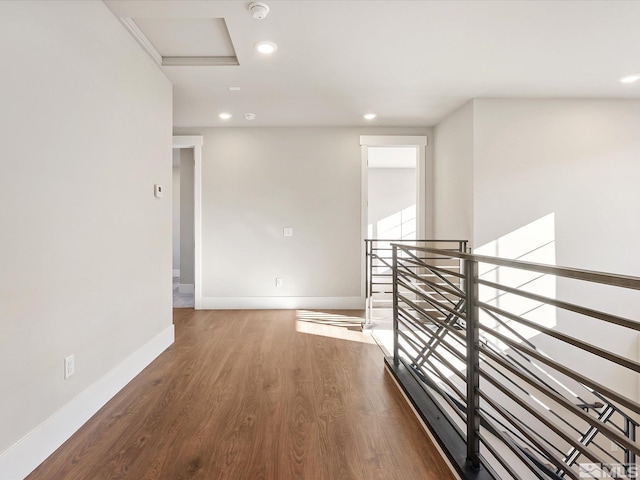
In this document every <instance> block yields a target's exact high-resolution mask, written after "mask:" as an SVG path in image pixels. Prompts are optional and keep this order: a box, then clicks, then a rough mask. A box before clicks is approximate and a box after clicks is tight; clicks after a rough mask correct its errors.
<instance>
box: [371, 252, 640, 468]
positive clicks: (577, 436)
mask: <svg viewBox="0 0 640 480" xmlns="http://www.w3.org/2000/svg"><path fill="white" fill-rule="evenodd" d="M465 248H466V245H465ZM391 249H392V259H391V263H390V265H391V266H392V273H391V275H392V286H393V311H394V356H393V358H390V359H387V365H388V367H389V369H390V370H391V371H392V373H394V375H396V378H397V379H398V380H399V381H400V383H401V385H402V386H403V388H404V389H405V393H408V392H409V391H413V392H414V393H412V394H410V395H409V398H410V399H411V401H412V402H413V403H414V406H417V405H419V404H424V398H428V399H429V402H431V403H432V404H433V405H436V406H437V408H438V410H439V411H440V414H438V415H437V418H438V419H440V418H441V417H440V415H442V418H446V419H447V422H446V423H448V425H449V427H448V428H450V429H451V432H453V433H452V434H450V433H445V434H438V435H436V438H437V439H439V441H440V442H441V444H443V445H444V443H447V442H448V444H451V445H458V446H457V447H455V448H457V449H458V450H460V449H463V450H464V452H463V454H462V453H461V452H460V451H456V452H448V455H450V459H451V460H455V461H456V462H457V468H458V470H459V473H460V474H461V475H462V476H463V477H464V476H465V475H471V476H469V477H468V478H472V477H473V478H505V479H506V478H518V479H519V478H522V479H529V478H539V479H549V478H551V479H560V478H562V479H564V478H572V479H575V480H579V479H580V478H636V473H637V472H636V467H635V459H636V455H638V454H639V453H640V445H638V443H637V442H636V429H637V427H638V426H639V424H638V421H637V420H638V418H640V404H639V403H638V402H637V401H636V400H635V398H629V396H627V395H624V394H622V393H619V392H617V391H616V389H615V388H612V387H610V386H608V385H607V384H606V382H603V381H602V380H601V379H596V378H593V376H592V375H590V374H588V373H585V371H584V369H580V370H581V371H578V369H576V368H575V367H571V366H570V365H569V364H568V363H567V361H566V359H567V358H569V357H570V355H569V356H567V355H566V354H567V353H568V351H569V350H570V352H569V353H570V354H571V355H577V354H579V355H581V356H583V357H584V358H585V362H587V363H588V362H596V361H597V362H600V363H601V364H606V365H607V366H609V367H611V369H613V370H615V371H616V372H617V373H621V372H622V373H621V374H627V375H631V376H632V378H634V379H635V378H636V376H637V374H638V373H639V372H640V363H638V362H637V361H636V360H635V359H634V358H628V357H627V356H625V355H622V354H620V353H618V352H615V351H611V350H610V349H606V348H604V347H602V346H600V345H598V344H594V342H592V341H589V340H588V338H582V337H581V335H580V333H581V332H573V331H570V332H565V331H563V330H562V329H561V328H557V326H555V325H546V324H544V322H541V321H540V320H539V319H537V318H535V316H534V318H531V317H532V315H529V314H530V313H531V312H535V311H538V310H539V309H541V308H547V309H550V310H549V311H550V312H552V313H553V315H552V316H553V317H554V318H555V315H556V314H557V315H558V316H559V318H560V319H563V318H564V317H563V315H566V314H569V315H573V316H579V318H580V319H585V320H584V321H587V319H588V320H589V321H590V322H594V321H595V322H598V324H599V325H605V326H606V329H607V332H611V331H612V330H615V329H623V330H622V332H623V333H622V334H623V335H624V334H628V333H633V334H634V335H637V332H638V331H640V322H638V321H636V320H632V319H628V318H625V317H623V316H619V315H615V314H613V313H607V312H604V311H601V310H599V309H595V308H591V307H587V306H585V305H578V304H576V303H572V302H569V301H565V300H562V299H559V298H556V296H549V295H548V294H547V295H546V296H545V295H541V294H540V293H537V292H535V291H533V290H534V289H533V288H532V285H531V281H527V282H525V283H523V284H521V285H517V286H513V285H507V284H505V283H500V282H498V281H490V280H487V279H484V278H482V276H481V275H480V274H479V266H483V267H490V268H494V269H501V268H502V269H510V270H517V271H520V272H530V273H534V274H536V275H540V276H553V277H554V278H556V279H562V280H563V281H569V280H570V281H574V282H579V283H580V284H591V285H605V286H607V288H616V289H624V290H625V291H626V290H629V291H639V290H640V278H636V277H629V276H622V275H612V274H605V273H600V272H592V271H585V270H578V269H570V268H565V267H557V266H551V265H542V264H534V263H530V262H522V261H516V260H507V259H503V258H494V257H486V256H479V255H472V254H468V253H465V252H461V251H452V250H450V249H449V250H445V249H438V248H431V247H429V246H424V245H416V244H413V245H411V244H407V243H404V242H403V243H402V244H400V243H393V244H392V245H391ZM372 258H373V256H372ZM452 261H453V262H455V265H454V267H452V263H451V262H452ZM387 263H389V262H387ZM442 264H445V265H447V266H446V267H445V268H442V267H441V265H442ZM538 278H540V277H538ZM480 289H483V290H486V291H483V295H482V296H481V295H480ZM488 292H497V294H494V295H486V293H488ZM513 299H522V300H523V301H526V302H529V303H531V302H533V304H534V305H535V306H534V307H533V308H531V309H530V310H529V311H528V312H526V313H524V314H522V313H520V312H517V311H514V310H513V309H510V308H509V304H510V303H513V302H510V301H505V300H513ZM638 304H640V295H639V296H638ZM549 339H551V340H549ZM538 344H544V345H545V348H541V347H539V346H538ZM551 347H553V348H551ZM403 372H404V373H403ZM628 372H630V373H628ZM403 382H404V384H403ZM412 382H416V385H418V388H415V386H411V385H409V384H410V383H411V384H412V385H413V383H412ZM405 384H406V385H405ZM415 392H418V393H417V394H416V393H415ZM416 396H417V397H420V396H424V398H414V397H416ZM423 418H424V419H425V421H426V422H427V423H428V424H429V423H433V425H435V427H434V426H433V425H432V428H433V429H435V430H438V431H443V430H442V429H443V428H444V427H442V424H441V422H440V423H438V421H436V420H433V419H431V420H430V419H429V418H425V416H424V415H423ZM441 438H445V440H441ZM456 438H459V439H460V440H461V442H457V443H456V441H455V439H456ZM612 446H614V447H615V450H616V452H612V451H610V449H611V447H612ZM460 458H463V459H464V461H460ZM454 464H455V463H454ZM607 472H608V473H607ZM607 475H608V476H607Z"/></svg>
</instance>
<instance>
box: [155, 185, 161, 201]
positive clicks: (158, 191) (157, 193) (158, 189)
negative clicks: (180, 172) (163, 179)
mask: <svg viewBox="0 0 640 480" xmlns="http://www.w3.org/2000/svg"><path fill="white" fill-rule="evenodd" d="M153 194H154V195H155V196H156V198H161V197H162V185H159V184H157V183H156V184H155V185H154V186H153Z"/></svg>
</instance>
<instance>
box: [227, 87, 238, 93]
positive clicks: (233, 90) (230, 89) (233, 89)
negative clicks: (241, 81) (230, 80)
mask: <svg viewBox="0 0 640 480" xmlns="http://www.w3.org/2000/svg"><path fill="white" fill-rule="evenodd" d="M229 91H230V92H239V91H240V87H229Z"/></svg>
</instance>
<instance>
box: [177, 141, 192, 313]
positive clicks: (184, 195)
mask: <svg viewBox="0 0 640 480" xmlns="http://www.w3.org/2000/svg"><path fill="white" fill-rule="evenodd" d="M194 244H195V239H194V149H193V148H174V149H173V307H174V308H193V307H194V305H195V304H194V293H195V256H194Z"/></svg>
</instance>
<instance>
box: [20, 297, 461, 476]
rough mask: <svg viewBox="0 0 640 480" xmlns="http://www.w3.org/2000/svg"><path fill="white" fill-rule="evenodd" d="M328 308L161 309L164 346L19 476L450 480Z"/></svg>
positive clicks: (361, 340) (353, 336)
mask: <svg viewBox="0 0 640 480" xmlns="http://www.w3.org/2000/svg"><path fill="white" fill-rule="evenodd" d="M340 313H344V314H345V315H349V312H335V313H334V314H333V315H325V314H322V313H317V312H305V311H298V312H296V311H295V310H269V311H256V310H253V311H194V310H186V309H176V310H174V323H175V326H176V342H175V344H174V345H172V346H171V347H170V348H169V349H167V350H166V351H165V352H164V353H163V354H162V355H161V356H160V357H158V359H156V360H155V361H154V362H153V363H152V364H151V365H150V366H149V367H147V368H146V369H145V370H144V371H143V372H142V373H141V374H140V375H139V376H138V377H136V378H135V379H134V380H133V381H132V382H131V383H130V384H129V385H127V386H126V387H125V388H124V389H123V390H122V391H121V392H120V393H119V394H118V395H117V396H116V397H114V398H113V399H112V400H111V401H110V402H109V403H108V404H107V405H105V407H104V408H102V409H101V410H100V411H99V412H98V413H97V414H96V415H95V416H94V417H93V418H92V419H91V420H90V421H89V422H88V423H87V424H85V425H84V426H83V427H82V428H81V429H80V430H79V431H78V432H77V433H76V434H75V435H74V436H73V437H71V438H70V439H69V440H68V441H67V442H66V443H65V444H64V445H63V446H62V447H61V448H60V449H58V450H57V451H56V452H55V453H54V454H53V455H51V457H49V458H48V459H47V460H46V461H45V462H44V463H43V464H42V465H40V466H39V467H38V468H37V469H36V470H35V471H34V472H33V473H32V474H31V475H29V476H28V477H27V479H28V480H40V479H42V480H45V479H46V480H63V479H64V480H106V479H132V480H154V479H163V480H164V479H176V480H177V479H192V478H194V479H207V480H222V479H230V480H258V479H273V480H289V479H318V480H340V479H361V480H377V479H384V480H412V479H416V480H418V479H420V480H429V479H438V480H449V479H452V480H453V478H454V477H453V476H452V475H451V473H450V472H449V470H448V469H447V467H446V466H445V464H444V461H443V460H442V458H441V457H440V455H439V453H438V452H437V451H436V450H435V448H434V447H433V445H432V443H431V441H430V440H429V438H428V437H427V436H426V434H425V433H424V432H423V431H422V429H421V427H420V426H419V424H418V421H417V420H416V419H415V417H414V416H413V414H412V412H411V411H410V409H409V407H408V406H407V405H406V403H405V401H404V399H403V398H402V397H401V395H400V393H399V392H398V391H397V388H396V387H395V385H394V383H393V380H392V379H391V377H390V376H389V374H387V373H386V372H385V371H384V367H383V354H382V352H381V350H380V349H379V348H378V347H377V346H376V345H375V344H373V342H372V340H371V336H370V335H369V334H367V333H361V332H357V331H354V330H353V329H350V328H349V325H350V323H353V322H350V321H349V319H348V318H346V317H344V316H341V315H340ZM343 320H344V321H343ZM342 325H346V326H342ZM331 335H333V336H335V337H339V338H333V337H332V336H331Z"/></svg>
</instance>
